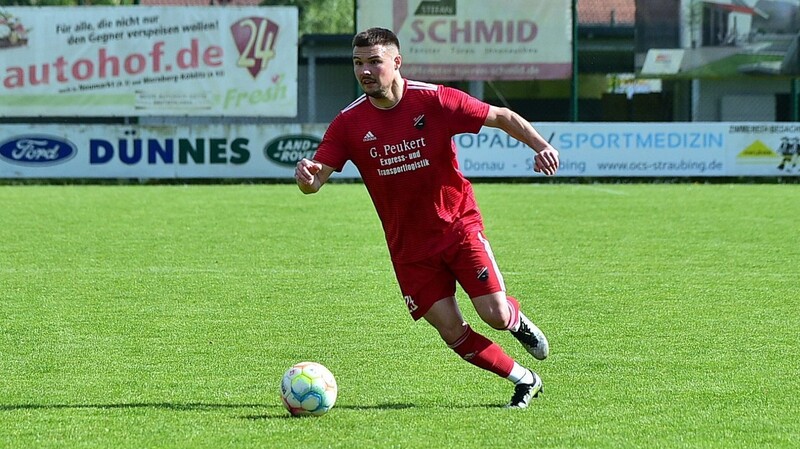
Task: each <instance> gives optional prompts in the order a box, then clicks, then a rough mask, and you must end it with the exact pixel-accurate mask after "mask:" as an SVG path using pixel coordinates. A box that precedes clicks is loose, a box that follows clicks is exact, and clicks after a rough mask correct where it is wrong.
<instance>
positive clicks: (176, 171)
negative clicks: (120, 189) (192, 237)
mask: <svg viewBox="0 0 800 449" xmlns="http://www.w3.org/2000/svg"><path fill="white" fill-rule="evenodd" d="M536 126H537V129H538V130H539V131H540V132H541V133H542V134H543V136H544V137H546V138H547V139H548V140H549V141H550V142H552V144H553V145H554V146H555V147H556V148H558V149H559V150H560V152H561V164H562V165H561V169H560V171H559V174H558V175H557V176H559V177H718V176H800V125H798V124H792V123H755V124H748V123H539V124H536ZM326 127H327V125H324V124H310V125H300V124H289V125H266V126H258V125H209V126H125V125H112V126H108V125H86V126H81V125H29V124H26V125H3V126H0V178H6V179H9V178H11V179H14V178H142V179H148V178H153V179H158V178H185V179H189V178H220V179H225V178H277V179H291V178H292V177H293V176H294V166H295V164H296V162H297V161H298V160H300V159H301V158H303V157H309V158H310V157H312V156H313V155H314V152H315V151H316V149H317V146H318V145H319V142H320V140H321V139H322V135H323V134H324V132H325V129H326ZM455 143H456V146H457V151H458V161H459V165H460V167H461V170H462V171H463V172H464V174H465V175H466V176H467V177H470V178H482V177H541V176H542V175H539V174H535V173H534V172H533V152H532V150H530V149H528V148H527V147H525V146H524V145H522V144H521V143H520V142H518V141H516V140H514V139H513V138H510V137H508V136H507V135H506V134H505V133H503V132H502V131H498V130H496V129H493V128H484V129H482V130H481V132H480V133H478V134H460V135H458V136H456V137H455ZM377 144H380V142H378V143H377ZM402 163H403V162H397V164H398V165H402ZM388 168H392V167H388ZM398 173H405V172H403V171H402V170H398ZM334 176H335V177H339V178H359V176H360V175H359V173H358V171H357V170H356V169H355V167H353V165H352V164H347V165H346V167H345V169H344V170H343V172H342V173H339V174H335V175H334ZM398 176H406V174H399V175H398ZM408 176H413V175H410V174H408Z"/></svg>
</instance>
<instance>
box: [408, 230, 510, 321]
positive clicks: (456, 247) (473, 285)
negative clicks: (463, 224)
mask: <svg viewBox="0 0 800 449" xmlns="http://www.w3.org/2000/svg"><path fill="white" fill-rule="evenodd" d="M393 265H394V272H395V275H396V276H397V282H398V283H399V284H400V291H401V293H402V294H403V297H404V299H405V301H406V306H407V307H408V311H409V313H411V317H412V318H414V320H415V321H416V320H418V319H420V318H422V317H423V316H424V315H425V313H427V312H428V310H429V309H430V308H431V306H432V305H433V304H434V303H435V302H436V301H438V300H440V299H444V298H448V297H450V296H454V295H455V294H456V282H458V284H459V285H461V288H463V289H464V291H465V292H466V293H467V295H469V297H470V298H475V297H478V296H483V295H488V294H491V293H496V292H500V291H505V290H506V287H505V284H504V283H503V276H502V275H501V274H500V270H499V269H498V268H497V263H496V262H495V260H494V255H493V254H492V248H491V247H490V246H489V241H488V240H486V238H485V237H484V236H483V234H482V233H480V232H472V233H469V234H468V235H466V236H465V237H464V239H463V240H461V241H459V242H456V243H454V244H453V245H451V246H449V247H448V248H446V249H445V250H444V251H442V252H440V253H438V254H436V255H433V256H431V257H429V258H427V259H423V260H420V261H416V262H411V263H398V262H394V263H393Z"/></svg>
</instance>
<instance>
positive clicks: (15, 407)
mask: <svg viewBox="0 0 800 449" xmlns="http://www.w3.org/2000/svg"><path fill="white" fill-rule="evenodd" d="M413 407H415V405H414V404H397V403H393V404H377V405H364V406H356V405H340V406H337V407H336V408H337V409H343V410H355V411H359V410H361V411H364V410H402V409H407V408H413ZM242 408H258V409H267V410H268V411H269V413H266V414H259V415H238V416H237V417H238V418H242V419H252V420H258V419H275V418H279V419H282V418H291V417H292V416H290V415H288V414H287V413H286V409H285V408H283V405H280V404H278V405H275V404H215V403H206V402H185V403H181V402H133V403H120V404H0V413H2V412H13V411H20V410H65V409H74V410H84V409H97V410H128V409H161V410H172V411H214V410H235V409H242Z"/></svg>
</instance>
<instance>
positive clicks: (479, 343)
mask: <svg viewBox="0 0 800 449" xmlns="http://www.w3.org/2000/svg"><path fill="white" fill-rule="evenodd" d="M424 318H425V321H427V322H428V323H430V324H431V325H432V326H433V327H434V328H435V329H436V330H437V331H438V332H439V335H440V336H441V338H442V340H444V342H445V343H447V346H448V347H449V348H450V349H452V350H453V351H455V353H456V354H458V355H459V356H461V358H463V359H464V360H466V361H467V362H469V363H471V364H473V365H475V366H477V367H479V368H483V369H485V370H487V371H490V372H493V373H495V374H497V375H498V376H500V377H503V378H506V379H508V380H510V381H511V382H513V383H514V384H515V387H514V394H513V396H512V398H511V401H510V402H509V404H508V407H513V408H525V407H527V406H528V403H529V402H530V400H531V399H532V398H535V397H537V396H538V395H539V393H540V392H541V391H542V379H541V378H540V377H539V376H538V375H537V374H536V373H534V372H533V371H530V370H528V369H527V368H525V367H524V366H522V365H520V364H519V363H517V362H515V361H514V359H512V358H511V357H510V356H509V355H508V354H506V353H505V352H504V351H503V349H502V348H501V347H500V346H499V345H498V344H497V343H495V342H493V341H491V340H489V339H488V338H486V337H485V336H483V335H481V334H479V333H478V332H476V331H474V330H473V329H472V328H471V327H470V326H469V324H467V322H466V321H464V318H463V316H462V315H461V310H460V309H459V308H458V303H457V302H456V298H455V296H449V297H447V298H443V299H440V300H438V301H436V302H435V303H434V304H433V305H432V306H431V307H430V309H428V311H427V312H426V313H425V315H424Z"/></svg>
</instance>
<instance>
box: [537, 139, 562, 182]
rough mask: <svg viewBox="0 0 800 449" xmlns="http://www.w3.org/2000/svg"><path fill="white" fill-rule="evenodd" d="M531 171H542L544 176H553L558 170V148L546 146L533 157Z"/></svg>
mask: <svg viewBox="0 0 800 449" xmlns="http://www.w3.org/2000/svg"><path fill="white" fill-rule="evenodd" d="M533 159H534V163H533V171H535V172H536V173H543V174H545V175H546V176H553V175H555V174H556V172H557V171H558V166H559V159H558V150H556V149H555V148H553V147H551V146H548V147H547V148H545V149H544V150H542V151H540V152H539V153H538V154H536V156H534V157H533Z"/></svg>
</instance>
